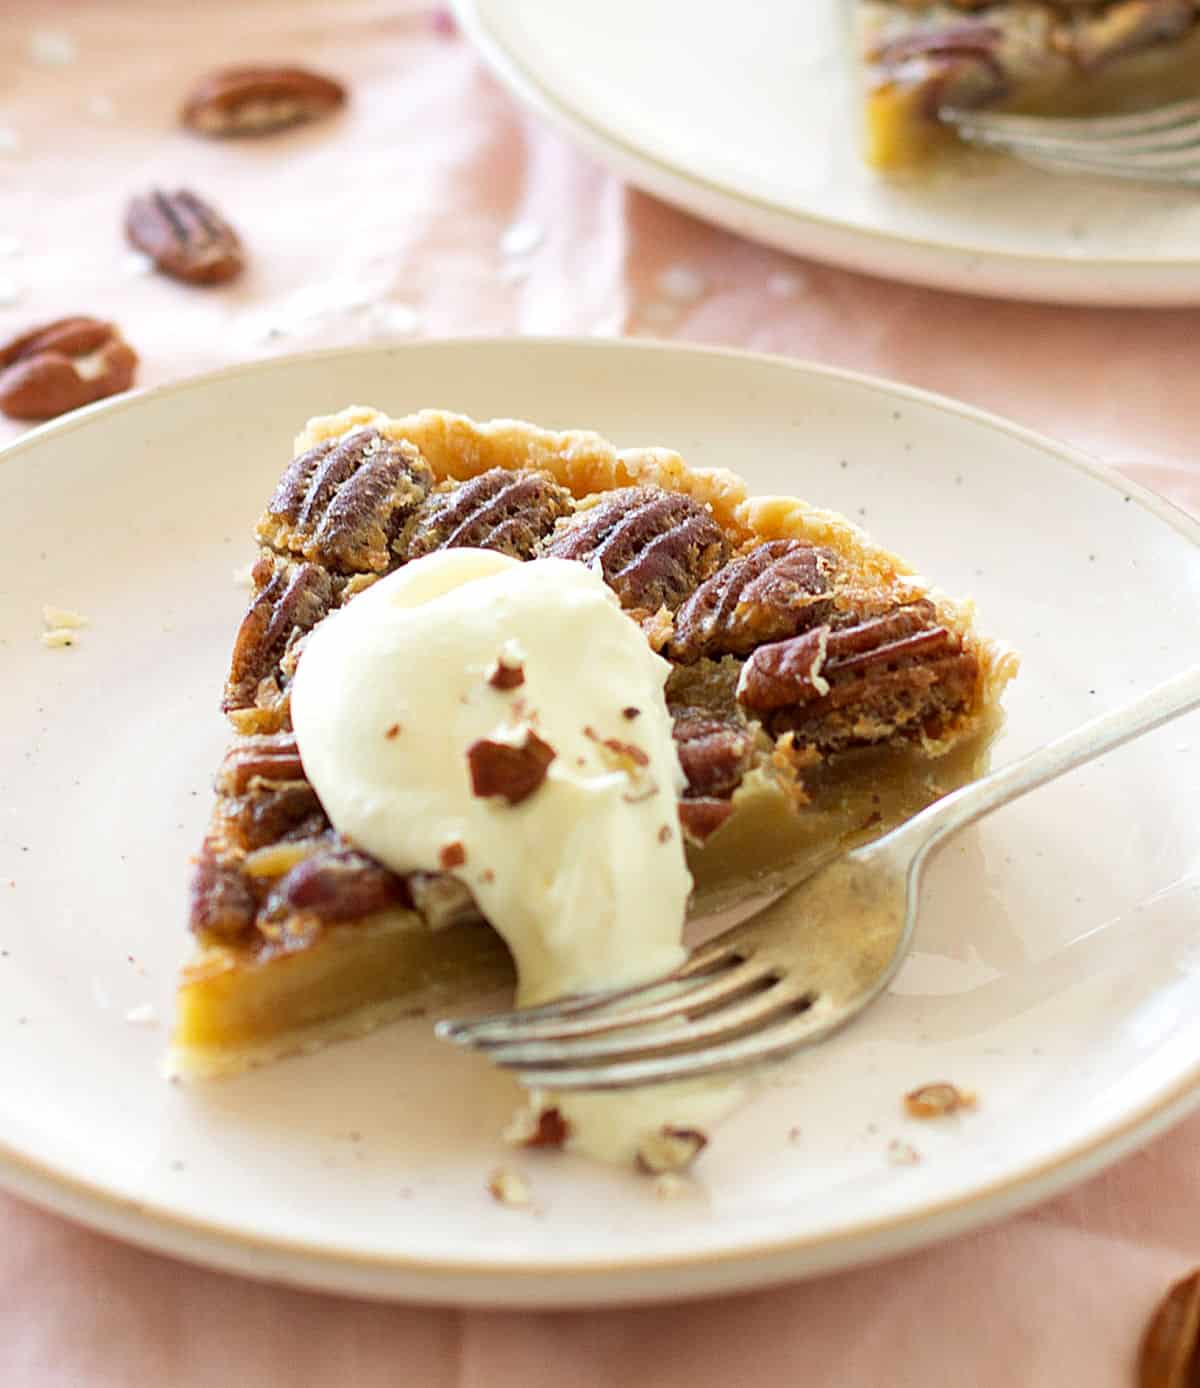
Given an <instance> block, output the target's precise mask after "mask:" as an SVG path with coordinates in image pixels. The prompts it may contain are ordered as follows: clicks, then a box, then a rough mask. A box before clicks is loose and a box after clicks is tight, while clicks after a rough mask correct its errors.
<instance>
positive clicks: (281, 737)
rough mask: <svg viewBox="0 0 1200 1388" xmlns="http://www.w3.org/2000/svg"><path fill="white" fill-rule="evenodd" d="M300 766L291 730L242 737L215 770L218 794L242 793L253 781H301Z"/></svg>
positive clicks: (302, 771) (298, 750) (294, 737)
mask: <svg viewBox="0 0 1200 1388" xmlns="http://www.w3.org/2000/svg"><path fill="white" fill-rule="evenodd" d="M303 779H304V768H303V766H301V764H300V749H299V747H297V746H296V735H295V733H268V734H266V735H264V736H258V737H244V738H241V739H239V740H238V741H237V742H235V743H234V744H233V746H232V747H230V748H229V750H228V751H227V752H226V753H225V758H224V760H223V761H222V762H221V766H220V769H219V770H218V772H217V790H218V792H219V793H220V794H222V795H242V794H244V793H245V791H246V790H248V789H249V788H250V786H251V785H252V784H253V782H255V781H270V782H275V783H279V782H282V781H301V780H303Z"/></svg>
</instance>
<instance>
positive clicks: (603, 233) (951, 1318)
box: [0, 0, 1200, 1388]
mask: <svg viewBox="0 0 1200 1388" xmlns="http://www.w3.org/2000/svg"><path fill="white" fill-rule="evenodd" d="M37 30H51V31H53V32H54V33H56V34H64V35H66V36H68V37H69V38H70V39H71V40H72V41H73V43H74V45H75V49H76V53H75V57H74V60H73V61H70V62H67V63H62V64H49V63H46V62H38V61H36V60H35V58H34V57H33V56H32V53H31V47H30V41H31V36H32V35H33V34H34V33H35V31H37ZM254 59H260V60H268V61H289V60H292V61H304V62H308V63H310V64H312V65H315V66H320V67H324V68H327V69H329V70H330V71H332V72H334V73H337V74H340V75H342V76H343V77H345V78H346V79H348V81H349V83H350V85H351V87H352V89H353V102H352V105H351V107H350V109H349V111H348V112H347V113H346V114H345V116H343V117H340V118H338V119H337V120H335V121H334V122H331V123H327V124H324V125H321V126H318V127H313V128H311V129H309V130H303V131H296V132H293V133H291V134H287V135H284V136H280V137H276V138H274V139H271V140H266V141H262V142H255V143H247V144H237V145H228V144H221V143H213V142H206V141H201V140H197V139H194V138H191V137H189V136H187V135H185V134H183V133H182V132H180V131H179V130H178V129H177V128H176V125H175V123H174V114H175V111H176V108H177V106H178V104H179V100H180V97H181V94H182V92H183V91H184V89H185V88H186V86H187V85H188V83H189V81H190V80H191V79H192V78H193V77H194V76H195V75H197V74H199V73H201V72H203V71H205V70H206V69H207V68H209V67H211V66H214V65H217V64H220V63H224V62H228V61H231V60H254ZM151 184H160V185H165V186H167V187H171V188H174V187H178V186H189V187H192V188H195V189H197V190H198V191H201V192H203V193H206V194H207V195H208V196H210V197H211V198H212V199H213V200H214V201H215V202H216V203H217V204H218V205H219V206H220V207H221V208H222V209H223V210H224V211H225V212H226V215H227V216H228V217H229V218H230V220H231V221H233V222H234V223H235V225H237V226H238V227H239V229H240V230H241V231H242V233H243V236H244V239H245V241H246V243H247V246H248V249H249V253H250V257H251V268H250V271H249V273H248V274H247V275H246V276H245V277H244V278H243V280H241V281H240V282H239V283H238V284H236V285H233V286H230V287H228V288H226V289H222V290H208V291H197V290H189V289H187V288H185V287H181V286H178V285H175V284H172V283H170V282H168V281H165V280H163V279H162V278H160V277H158V276H153V275H151V276H147V275H136V274H132V273H130V271H129V268H128V265H127V255H126V248H125V246H124V244H123V241H122V236H121V232H120V215H121V210H122V208H123V206H124V203H125V200H126V198H127V197H128V196H129V195H130V194H131V193H132V192H134V191H136V190H139V189H142V188H145V187H147V186H149V185H151ZM514 221H529V222H532V223H534V224H535V225H536V227H537V228H539V229H541V230H542V231H544V238H543V239H542V241H541V244H540V245H539V246H537V248H536V249H534V250H533V251H532V252H531V253H530V254H528V255H526V256H525V257H522V258H521V260H520V265H521V270H520V271H516V272H514V271H512V270H511V268H510V267H511V265H512V264H513V262H512V260H511V259H510V258H506V257H505V255H504V254H503V253H502V251H501V249H500V243H501V238H502V236H503V233H504V231H505V229H506V228H507V227H509V226H510V225H511V224H512V223H513V222H514ZM676 266H682V267H685V268H686V269H687V270H688V271H691V272H693V273H694V274H696V275H698V276H700V277H701V280H700V281H699V282H698V283H699V284H702V288H703V292H702V293H701V295H700V297H699V298H697V299H696V300H695V301H694V302H689V303H682V302H679V301H677V300H675V301H672V300H670V298H669V296H667V295H665V294H664V293H663V290H662V288H661V286H660V284H659V276H660V275H661V273H662V271H663V270H665V269H668V268H671V267H676ZM525 270H527V271H528V273H527V276H526V277H525V278H523V279H521V278H520V275H521V273H523V272H524V271H525ZM784 272H786V273H787V274H790V275H791V276H793V277H794V279H793V281H792V283H791V286H790V292H788V293H785V294H780V293H779V292H777V291H778V284H776V286H775V290H776V292H772V291H771V289H770V288H769V287H768V286H769V284H770V282H771V281H772V277H773V276H777V275H779V274H780V273H784ZM313 286H316V288H315V289H314V288H313ZM297 291H303V293H304V294H307V295H308V296H309V298H308V300H307V301H306V300H304V299H303V298H302V299H301V300H300V301H299V302H297V300H296V299H295V297H294V296H295V295H296V293H297ZM345 300H350V301H357V302H358V304H359V306H357V307H354V306H352V307H350V308H344V307H338V304H339V302H342V301H345ZM664 302H666V303H668V304H669V305H670V307H669V308H667V309H664V308H663V307H662V306H661V305H662V304H663V303H664ZM372 303H383V304H385V305H390V306H391V318H390V323H389V320H388V319H387V315H386V313H384V312H382V311H381V310H379V309H378V308H372V307H371V306H370V305H371V304H372ZM85 312H90V313H95V314H97V315H102V316H111V317H112V318H114V319H116V320H117V321H118V322H119V323H120V324H121V325H122V327H123V329H124V331H125V333H126V335H127V337H128V338H129V339H130V341H131V342H133V344H134V345H135V346H136V347H137V349H138V350H139V352H140V353H141V355H142V361H143V365H142V369H141V373H140V377H139V383H140V384H143V385H154V384H157V383H159V382H161V381H167V380H171V379H175V378H178V377H181V376H185V375H188V374H190V373H193V372H196V371H202V370H206V369H208V368H211V367H215V366H219V365H224V364H226V363H229V362H233V361H239V360H247V359H251V358H253V357H256V356H261V355H264V354H266V353H271V352H289V351H296V350H301V349H304V348H308V347H315V346H321V345H329V344H334V343H343V342H347V343H348V342H360V341H368V340H372V339H374V338H378V337H381V336H386V335H387V333H388V332H389V331H394V330H395V329H396V328H397V327H398V326H400V327H403V328H405V329H406V330H407V329H410V328H411V329H414V330H416V331H417V332H419V333H422V334H427V335H445V334H463V333H489V334H492V333H596V332H600V333H631V332H651V333H653V335H657V336H674V337H677V338H679V339H680V340H685V341H694V342H708V343H722V344H731V345H737V346H742V347H752V348H759V349H763V350H767V351H773V352H782V353H787V354H789V355H793V356H797V357H806V358H811V359H813V360H816V361H821V362H828V363H834V364H838V365H846V366H852V367H857V368H861V369H865V370H869V371H874V372H878V373H881V374H886V375H888V376H893V377H897V378H900V379H902V380H905V381H910V382H913V383H915V384H918V385H921V386H926V387H930V388H932V389H935V390H939V391H944V392H947V393H949V394H952V395H957V396H960V397H962V398H963V399H966V400H969V401H971V402H973V403H976V404H980V405H983V406H986V407H988V408H991V409H995V410H998V411H1001V412H1003V413H1005V414H1008V415H1011V416H1012V417H1013V418H1015V419H1018V420H1020V421H1022V422H1024V423H1026V424H1029V425H1032V426H1034V427H1036V428H1039V429H1043V430H1046V431H1048V432H1050V433H1052V434H1055V435H1058V436H1059V437H1061V438H1064V439H1066V440H1069V441H1070V442H1072V443H1075V444H1079V445H1081V446H1083V447H1084V448H1086V449H1088V450H1090V451H1091V452H1092V453H1093V454H1095V455H1096V456H1098V457H1100V458H1103V459H1105V460H1107V461H1109V462H1111V463H1115V464H1116V465H1117V466H1119V467H1121V468H1122V469H1124V470H1125V471H1127V472H1128V473H1129V474H1130V475H1131V476H1135V477H1137V478H1138V479H1139V480H1141V481H1143V482H1145V483H1147V484H1148V485H1150V486H1152V487H1155V488H1157V489H1158V490H1160V491H1162V492H1164V493H1165V494H1167V495H1169V496H1171V497H1173V498H1174V499H1175V500H1176V501H1178V502H1180V503H1181V504H1183V505H1185V506H1190V507H1191V508H1192V509H1193V510H1197V511H1200V465H1198V464H1197V463H1196V462H1195V461H1194V459H1193V457H1192V442H1193V439H1194V438H1195V436H1196V434H1197V429H1198V426H1200V392H1198V391H1197V390H1196V389H1195V374H1196V373H1195V351H1194V341H1195V336H1196V330H1197V328H1196V325H1197V315H1196V313H1195V312H1193V311H1178V312H1163V311H1155V312H1130V311H1117V310H1113V311H1102V310H1086V309H1068V308H1041V307H1034V306H1024V305H1017V304H1009V303H989V302H986V301H984V300H975V299H969V298H966V297H959V296H953V295H945V294H939V293H935V292H931V291H925V290H918V289H910V288H906V287H904V286H900V285H893V284H885V283H882V282H879V281H875V280H872V279H869V278H866V277H863V276H857V275H852V274H848V273H844V272H841V271H838V270H833V269H827V268H824V267H822V266H817V265H811V264H806V263H802V262H797V261H792V260H789V259H788V258H787V257H785V256H782V255H779V254H777V253H775V252H773V251H769V250H766V249H763V248H760V247H757V246H754V245H751V244H749V243H747V242H745V241H742V240H739V239H738V238H737V237H735V236H732V235H729V234H727V233H725V232H722V231H719V230H715V229H713V228H711V227H708V226H705V225H703V224H701V223H699V222H697V221H695V220H693V219H691V218H689V217H687V216H685V215H683V214H681V213H678V212H676V211H674V210H672V209H671V208H669V207H666V206H664V205H662V204H660V203H658V202H656V201H654V200H653V199H651V198H649V197H646V196H643V195H641V194H639V193H637V192H634V191H632V190H630V189H628V188H626V187H623V186H622V185H621V184H619V183H617V182H616V181H615V180H614V179H613V178H611V177H610V176H609V175H607V174H606V173H605V172H603V171H602V170H601V169H599V168H598V167H597V166H596V165H594V164H592V163H591V162H589V161H588V160H587V159H586V158H583V157H581V156H580V155H578V154H577V153H575V152H574V151H573V150H572V149H571V148H569V147H568V146H567V145H566V144H565V143H564V142H563V141H562V140H560V139H559V138H558V137H557V136H556V135H554V134H552V133H549V132H547V131H545V130H542V129H540V128H539V127H538V126H537V125H535V124H534V123H532V122H531V121H530V120H528V119H527V118H526V117H525V116H524V115H523V114H522V113H521V112H519V111H518V110H517V109H516V108H515V107H514V105H513V103H512V102H511V101H510V100H509V98H508V97H507V96H506V95H505V93H504V92H503V91H501V90H500V88H499V87H498V86H497V85H496V84H495V83H494V82H493V81H492V80H491V78H490V77H489V76H488V75H487V73H486V72H485V71H484V69H483V67H482V65H481V64H480V62H479V61H478V60H477V59H476V58H475V57H474V56H473V54H472V53H471V52H470V51H469V50H468V48H467V46H466V45H465V44H464V43H463V42H462V41H461V40H460V39H457V38H455V37H453V36H452V35H447V34H444V33H440V32H438V30H437V29H436V28H435V26H434V25H433V23H432V22H431V13H430V10H429V9H428V7H425V6H417V5H414V4H412V3H404V2H403V0H258V3H242V2H241V0H238V2H237V3H235V0H204V3H198V2H197V0H192V2H191V3H182V0H181V2H180V3H165V2H164V0H91V3H84V0H79V2H78V3H68V2H67V0H60V3H55V2H54V0H9V3H7V4H5V5H4V6H3V7H2V9H0V340H7V339H8V338H9V337H10V336H12V335H15V334H16V333H17V332H18V331H20V330H22V329H24V328H25V327H26V326H28V325H31V324H35V323H40V322H44V321H47V320H49V319H52V318H54V317H57V316H60V315H62V314H65V313H85ZM664 314H665V315H666V317H665V319H664V317H663V315H664ZM583 422H586V421H583ZM19 432H20V429H19V427H18V426H15V425H13V424H11V423H9V422H7V421H3V422H0V440H2V441H7V440H8V439H9V438H13V437H16V436H17V435H18V434H19ZM1198 1140H1200V1120H1193V1121H1192V1122H1190V1123H1187V1124H1184V1125H1183V1126H1182V1127H1181V1128H1179V1129H1177V1130H1176V1131H1175V1132H1174V1133H1173V1134H1172V1135H1170V1136H1169V1137H1167V1138H1165V1139H1162V1140H1160V1141H1159V1142H1157V1143H1155V1144H1154V1145H1153V1146H1151V1147H1150V1148H1149V1149H1148V1150H1147V1151H1145V1152H1143V1153H1141V1154H1140V1155H1138V1156H1135V1157H1133V1158H1131V1159H1129V1160H1127V1161H1126V1162H1124V1163H1123V1164H1122V1165H1121V1166H1120V1167H1118V1168H1117V1169H1116V1170H1114V1171H1113V1172H1111V1173H1110V1174H1108V1175H1106V1176H1103V1177H1101V1178H1099V1179H1097V1180H1094V1181H1092V1182H1091V1183H1090V1184H1089V1185H1087V1186H1085V1187H1083V1188H1082V1189H1080V1190H1079V1191H1077V1192H1076V1193H1074V1194H1072V1195H1070V1196H1068V1197H1066V1198H1064V1199H1060V1200H1057V1201H1055V1202H1053V1203H1052V1204H1050V1205H1047V1206H1044V1207H1043V1208H1041V1209H1039V1210H1037V1211H1035V1212H1034V1213H1031V1214H1029V1215H1026V1216H1024V1217H1021V1218H1017V1219H1014V1220H1011V1221H1009V1222H1008V1223H1007V1224H1005V1225H1003V1226H1001V1227H999V1228H996V1229H993V1230H991V1231H989V1232H985V1233H982V1234H979V1235H976V1236H974V1237H969V1238H964V1239H960V1240H958V1241H956V1242H953V1243H950V1244H947V1245H944V1246H943V1247H940V1248H937V1249H935V1250H933V1251H931V1252H927V1253H924V1254H920V1255H916V1256H912V1257H909V1258H906V1259H903V1260H901V1261H898V1262H893V1263H891V1264H889V1265H887V1266H883V1267H878V1268H872V1269H868V1270H865V1271H860V1272H856V1273H852V1274H846V1275H843V1276H839V1277H833V1278H828V1279H825V1280H821V1281H817V1282H812V1283H809V1284H805V1285H798V1286H794V1287H789V1288H785V1289H780V1290H776V1291H772V1292H768V1293H762V1294H757V1295H753V1296H748V1297H742V1298H730V1299H727V1300H724V1301H721V1302H717V1303H710V1304H705V1305H701V1306H680V1307H674V1308H669V1309H653V1310H638V1311H628V1312H599V1313H580V1314H569V1315H514V1314H499V1313H498V1314H479V1313H469V1312H468V1313H463V1312H457V1311H452V1310H446V1311H424V1310H412V1309H406V1308H402V1307H387V1306H377V1305H370V1304H365V1303H354V1302H350V1301H345V1300H340V1299H337V1298H332V1297H321V1296H314V1295H308V1294H302V1293H298V1292H292V1291H288V1290H284V1289H280V1288H272V1287H268V1286H263V1285H257V1284H254V1283H250V1282H245V1281H241V1280H238V1279H236V1278H232V1277H227V1276H223V1275H220V1274H217V1273H211V1272H206V1271H203V1270H200V1269H196V1268H192V1267H188V1266H184V1265H183V1264H177V1263H174V1262H171V1261H169V1260H166V1259H163V1258H160V1257H156V1256H153V1255H150V1254H146V1253H142V1252H139V1251H137V1250H134V1249H131V1248H127V1247H124V1246H122V1245H120V1244H117V1243H115V1242H112V1241H110V1240H108V1239H105V1238H102V1237H100V1236H98V1235H95V1234H92V1233H89V1232H87V1231H85V1230H83V1229H80V1228H76V1227H74V1226H72V1225H70V1224H67V1223H65V1222H63V1221H61V1220H59V1219H57V1218H55V1217H52V1216H50V1215H46V1214H43V1213H41V1212H39V1211H36V1210H34V1209H32V1208H30V1207H28V1206H26V1205H23V1204H21V1203H19V1202H17V1201H15V1200H11V1199H8V1198H5V1197H0V1383H3V1384H6V1385H7V1384H12V1385H14V1388H17V1386H20V1388H26V1386H28V1388H51V1385H54V1386H55V1388H59V1386H60V1385H61V1386H62V1388H67V1385H70V1388H80V1386H81V1385H84V1386H86V1388H125V1385H130V1384H166V1383H170V1384H173V1385H177V1386H178V1388H192V1385H197V1386H198V1385H209V1384H218V1383H220V1384H224V1383H235V1382H237V1383H242V1382H245V1383H255V1384H257V1385H260V1388H275V1385H279V1386H280V1388H283V1385H287V1388H297V1385H305V1384H324V1383H331V1382H335V1381H345V1382H347V1383H354V1384H356V1385H358V1388H371V1386H372V1385H376V1384H379V1385H382V1384H385V1383H386V1384H395V1383H406V1384H408V1383H411V1384H414V1385H428V1388H442V1385H445V1386H446V1388H451V1386H452V1385H453V1388H483V1385H487V1388H550V1386H551V1385H554V1388H575V1385H578V1388H607V1386H608V1385H618V1384H619V1385H633V1384H638V1385H642V1384H646V1385H655V1386H656V1388H709V1386H710V1385H711V1386H712V1388H716V1385H730V1384H738V1385H742V1384H745V1385H747V1386H748V1388H776V1386H777V1385H779V1386H782V1385H785V1384H786V1385H791V1384H793V1383H797V1382H801V1381H803V1382H810V1383H833V1382H836V1383H838V1384H840V1385H845V1388H857V1386H858V1385H877V1384H884V1383H886V1384H889V1385H896V1388H904V1385H913V1388H915V1386H916V1385H921V1388H927V1385H931V1384H940V1383H946V1384H964V1383H973V1384H978V1385H981V1388H988V1385H1011V1384H1023V1385H1031V1388H1034V1386H1036V1388H1041V1385H1045V1386H1046V1388H1051V1386H1053V1388H1061V1385H1065V1384H1088V1385H1089V1388H1116V1385H1120V1384H1125V1383H1128V1382H1130V1373H1131V1361H1132V1355H1133V1352H1134V1347H1135V1344H1136V1340H1137V1336H1138V1334H1139V1331H1140V1328H1141V1325H1142V1323H1143V1321H1144V1319H1145V1316H1146V1314H1147V1312H1148V1310H1149V1308H1150V1306H1151V1305H1152V1303H1153V1302H1154V1301H1155V1300H1156V1298H1157V1296H1158V1295H1159V1293H1160V1292H1161V1290H1162V1289H1163V1288H1164V1286H1165V1285H1166V1283H1167V1282H1168V1280H1170V1279H1171V1278H1173V1277H1174V1276H1176V1275H1178V1274H1179V1273H1180V1272H1181V1271H1182V1270H1184V1269H1185V1268H1186V1267H1187V1266H1189V1265H1190V1264H1191V1263H1193V1262H1195V1261H1197V1260H1200V1164H1198V1163H1197V1162H1196V1160H1195V1148H1196V1143H1197V1141H1198Z"/></svg>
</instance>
